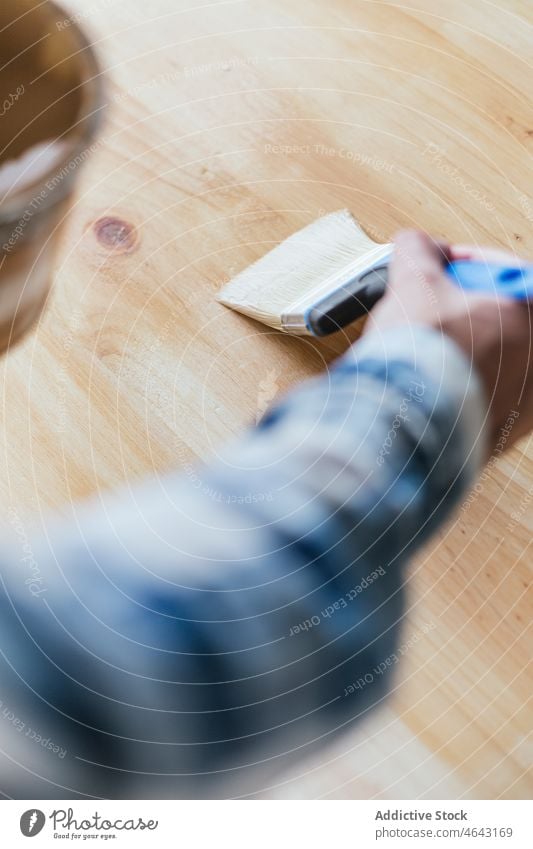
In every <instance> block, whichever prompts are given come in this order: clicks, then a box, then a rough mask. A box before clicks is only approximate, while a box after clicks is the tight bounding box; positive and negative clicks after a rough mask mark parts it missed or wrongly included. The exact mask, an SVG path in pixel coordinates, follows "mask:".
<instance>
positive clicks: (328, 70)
mask: <svg viewBox="0 0 533 849" xmlns="http://www.w3.org/2000/svg"><path fill="white" fill-rule="evenodd" d="M68 9H69V10H70V12H71V13H72V14H73V15H79V16H80V20H81V22H82V23H83V24H84V26H85V27H86V28H87V29H88V31H89V33H90V34H92V37H93V40H94V42H95V43H96V44H97V46H98V48H99V51H100V55H101V59H102V62H103V64H104V66H105V68H106V71H107V74H108V77H109V88H108V100H109V110H108V118H107V124H106V126H105V129H104V131H103V135H102V137H101V140H100V142H99V143H98V145H97V146H96V147H95V150H94V153H93V156H92V159H91V163H90V165H89V166H88V167H87V169H86V171H85V173H84V176H83V179H82V184H81V187H80V190H79V192H78V197H77V201H76V203H75V206H74V210H73V213H72V216H71V218H70V219H69V220H68V222H67V225H66V227H65V231H64V235H63V240H62V246H61V251H60V255H59V257H58V261H57V272H56V282H55V287H54V291H53V296H52V298H51V301H50V304H49V307H48V309H47V311H46V313H45V315H44V316H43V318H42V320H41V321H40V323H39V325H38V327H37V328H36V330H35V332H34V333H33V334H32V335H31V336H29V337H28V338H27V339H26V340H25V341H24V343H23V344H21V345H20V346H18V347H17V348H16V349H14V350H12V351H11V352H10V353H9V354H8V356H7V357H6V358H5V359H4V360H3V362H2V365H1V369H2V384H1V385H2V390H3V405H2V419H3V421H2V429H1V433H2V437H1V439H2V446H1V451H0V458H1V459H0V470H1V473H0V481H1V484H0V495H1V509H2V511H7V510H9V509H10V508H11V509H14V510H16V511H17V512H18V513H19V514H20V515H21V516H34V517H35V516H39V515H41V514H42V513H45V512H46V511H47V510H48V509H49V508H53V509H55V510H58V511H61V512H64V513H68V510H69V505H70V504H71V502H72V501H73V500H75V499H79V498H82V497H84V496H87V495H90V494H92V493H95V492H97V491H100V490H103V489H109V488H113V487H117V486H119V485H120V484H123V483H126V482H127V483H128V484H132V483H133V482H134V481H135V480H137V479H141V478H143V477H144V476H146V475H148V474H152V473H160V472H163V471H164V470H166V469H169V468H171V467H178V468H179V467H185V466H186V464H187V463H189V462H190V461H191V460H192V459H194V458H200V459H205V458H208V457H209V456H210V455H211V454H212V453H213V451H214V449H215V447H216V446H217V445H219V444H220V443H221V442H222V441H223V440H225V439H226V438H227V437H229V436H230V435H232V434H235V433H237V432H238V431H239V429H240V428H241V427H242V426H243V425H244V424H246V423H247V422H250V421H253V420H255V417H256V413H257V409H258V405H260V404H261V403H262V402H261V398H260V397H259V394H260V392H263V395H264V394H265V393H266V394H269V395H270V396H272V397H274V396H275V395H277V394H278V393H281V392H283V391H284V390H286V389H287V388H288V387H290V386H292V385H293V384H295V383H296V382H297V381H298V380H300V379H301V378H303V377H305V376H306V375H309V374H312V373H315V372H317V371H319V370H320V369H321V368H323V366H324V364H325V363H326V362H328V361H329V360H330V359H331V358H332V357H333V356H334V354H335V353H336V352H337V351H339V350H341V349H342V347H343V345H344V346H345V345H346V341H345V340H344V341H343V340H338V341H336V342H333V343H331V342H330V343H320V342H308V341H302V340H298V339H289V338H284V337H282V336H280V335H279V334H277V333H275V332H269V331H268V330H266V329H264V328H262V327H260V326H258V325H256V324H254V323H253V322H252V321H249V320H247V319H246V318H244V317H242V316H239V315H236V314H232V313H230V312H229V311H227V310H225V309H224V308H223V307H222V306H220V305H219V304H217V303H216V302H215V300H214V298H213V295H214V293H215V292H216V291H217V290H218V289H219V288H220V286H221V285H222V284H223V283H224V282H225V281H227V280H228V279H229V277H230V276H231V275H232V274H233V273H234V272H235V271H237V270H240V269H241V268H243V267H244V266H245V265H246V264H247V263H249V262H250V261H251V260H253V259H254V258H256V257H258V256H260V255H261V254H262V253H264V252H265V250H266V249H268V248H269V247H270V246H272V245H273V244H275V243H277V242H278V241H279V240H280V239H282V238H284V237H286V236H287V235H288V234H289V233H291V232H292V231H294V230H295V229H297V228H299V227H301V226H304V225H305V224H307V223H309V222H310V221H311V220H312V219H313V218H315V217H317V215H319V214H321V213H323V212H328V211H333V210H336V209H338V208H340V207H343V206H347V207H349V208H350V209H351V210H352V212H353V213H354V214H355V215H356V217H357V218H358V219H359V220H360V221H361V223H362V224H363V226H365V227H367V228H369V230H370V232H371V233H372V234H373V235H374V236H375V237H378V236H379V235H381V237H382V239H383V240H385V239H389V238H390V237H391V235H392V234H393V233H394V231H395V230H396V229H398V228H399V227H404V226H412V227H422V228H426V229H428V230H429V231H431V232H432V233H434V234H437V235H440V236H442V237H445V238H447V239H450V240H458V241H461V242H465V241H466V242H475V243H480V244H484V243H492V244H495V245H500V246H502V247H505V248H507V249H511V250H516V251H517V252H519V253H520V254H522V255H524V256H526V257H528V258H529V259H533V236H532V227H531V224H532V222H533V198H531V195H530V190H531V181H530V174H531V171H530V165H531V152H532V147H533V109H532V105H531V99H530V88H531V84H530V83H531V65H530V63H531V58H532V56H531V53H532V51H531V44H532V41H531V34H532V29H531V26H532V20H531V6H530V4H529V3H528V2H527V1H526V0H506V3H505V4H501V5H500V6H498V5H496V4H494V3H492V2H488V0H487V1H485V0H473V2H471V3H468V4H465V3H463V2H459V0H448V2H446V3H445V4H443V3H442V2H439V0H409V3H408V4H406V5H402V4H399V3H392V2H373V0H328V2H325V0H307V2H306V3H301V2H298V0H283V2H282V0H242V2H231V0H230V2H211V3H205V4H204V3H202V2H197V3H192V2H189V0H188V2H185V0H172V2H171V0H152V2H151V3H150V4H147V3H144V2H141V0H117V2H113V3H109V2H106V0H93V2H92V3H87V2H82V0H70V2H69V3H68ZM261 385H263V389H261ZM265 387H266V389H265ZM480 486H481V488H480V491H479V492H473V493H472V499H471V501H470V500H469V501H467V502H465V505H464V507H463V509H462V510H461V511H460V512H459V513H458V515H457V516H456V518H455V519H454V520H453V521H452V522H451V523H450V525H449V526H448V527H447V528H446V529H445V530H443V531H442V532H441V534H440V536H439V538H438V540H436V542H435V543H434V544H433V545H432V546H431V547H430V548H428V549H427V550H426V551H425V552H424V553H423V555H422V556H420V557H419V558H418V560H417V562H416V564H414V565H413V568H412V570H411V572H410V577H409V589H410V607H409V612H408V617H407V620H406V625H405V631H404V634H405V640H406V641H411V643H412V645H410V646H409V648H408V650H406V652H405V655H404V658H403V662H402V664H401V665H400V667H399V668H398V669H397V678H396V685H395V689H394V694H393V697H392V699H391V700H390V701H389V702H388V704H387V706H386V707H384V708H383V710H381V711H379V712H378V713H376V714H375V715H374V717H373V718H372V719H371V720H370V721H369V722H368V723H366V724H364V725H362V726H360V727H358V728H356V729H355V730H354V731H353V732H350V733H348V734H347V735H346V736H345V737H344V738H343V739H342V740H341V741H340V742H338V743H337V744H336V746H335V747H333V748H331V749H328V750H327V751H325V752H324V754H323V756H322V757H321V758H320V759H319V760H314V761H312V762H305V763H303V764H302V765H301V766H300V767H299V768H298V769H296V770H295V771H294V772H293V773H291V774H290V775H286V776H280V777H279V782H277V783H276V786H275V787H274V786H273V787H271V788H268V789H267V788H265V792H264V795H265V796H282V797H283V796H291V797H298V796H301V797H316V796H330V797H365V796H378V797H390V798H402V797H403V798H414V797H423V798H454V797H465V798H494V797H500V796H501V797H506V798H523V797H528V796H530V795H531V792H532V789H533V787H532V780H531V767H532V764H533V741H532V739H531V736H530V729H531V711H530V706H529V705H528V699H529V697H530V694H531V677H530V675H529V674H528V662H529V646H530V642H529V635H528V624H529V620H530V609H531V595H530V594H528V592H529V590H528V587H529V582H530V577H531V567H532V554H531V545H530V541H531V533H532V530H533V447H532V446H531V444H530V441H529V440H525V441H523V442H522V443H521V444H520V446H519V447H517V448H516V449H514V450H513V451H512V452H510V453H509V454H506V455H505V456H503V457H502V458H500V459H498V461H497V462H496V463H495V464H494V465H493V466H492V467H491V468H490V470H489V471H488V473H487V474H486V476H485V478H484V479H482V481H481V484H480ZM416 635H418V636H417V637H416ZM415 637H416V639H415Z"/></svg>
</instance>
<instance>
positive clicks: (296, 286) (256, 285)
mask: <svg viewBox="0 0 533 849" xmlns="http://www.w3.org/2000/svg"><path fill="white" fill-rule="evenodd" d="M378 247H379V245H378V244H377V243H376V242H374V241H372V239H370V237H369V236H367V235H366V233H364V232H363V230H361V228H360V227H359V225H358V224H357V222H356V220H355V218H354V217H353V216H352V214H351V213H350V212H349V211H348V210H347V209H343V210H340V211H339V212H333V213H331V214H330V215H325V216H324V217H323V218H319V219H318V220H317V221H314V222H313V223H312V224H309V225H308V226H307V227H304V228H303V230H298V232H297V233H294V234H293V235H292V236H289V238H288V239H286V240H285V241H284V242H282V243H281V244H280V245H278V246H277V247H275V248H274V249H273V250H271V251H270V252H269V253H267V254H266V255H265V256H264V257H262V258H261V259H259V260H257V262H254V263H253V265H250V266H249V267H248V268H246V269H245V270H244V271H241V273H240V274H238V275H237V276H236V277H234V278H233V280H231V281H230V282H229V283H228V284H227V285H226V286H224V288H223V289H221V291H220V292H219V293H218V295H217V299H218V300H219V301H220V302H221V303H222V304H224V305H225V306H228V307H231V309H234V310H237V311H238V312H241V313H244V314H245V315H249V316H251V317H252V318H255V319H256V320H257V321H260V322H262V323H263V324H267V325H269V326H270V327H275V328H277V329H278V330H281V329H282V315H284V314H287V313H290V311H291V305H293V304H297V303H298V304H299V305H301V301H302V299H304V300H306V299H307V296H308V297H309V303H310V304H312V303H313V299H314V297H315V295H316V292H317V291H320V289H321V287H323V284H324V281H325V280H327V279H328V278H330V277H332V276H334V275H337V274H341V273H342V271H343V270H344V269H345V268H347V267H349V266H350V265H352V264H353V263H354V262H356V261H360V260H362V259H363V258H364V257H365V255H366V254H368V253H369V251H370V252H375V250H376V248H378Z"/></svg>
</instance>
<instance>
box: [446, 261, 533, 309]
mask: <svg viewBox="0 0 533 849" xmlns="http://www.w3.org/2000/svg"><path fill="white" fill-rule="evenodd" d="M446 273H447V274H448V275H449V276H450V277H451V278H452V280H453V281H454V283H457V284H458V285H459V286H461V288H462V289H465V291H468V292H486V293H487V294H489V295H504V296H506V297H508V298H516V299H517V300H518V301H528V300H531V301H533V265H523V266H522V267H521V268H516V267H515V268H513V267H512V266H507V265H498V264H497V263H492V262H489V263H487V262H479V261H477V260H467V259H460V260H455V261H454V262H450V264H449V265H448V266H447V267H446Z"/></svg>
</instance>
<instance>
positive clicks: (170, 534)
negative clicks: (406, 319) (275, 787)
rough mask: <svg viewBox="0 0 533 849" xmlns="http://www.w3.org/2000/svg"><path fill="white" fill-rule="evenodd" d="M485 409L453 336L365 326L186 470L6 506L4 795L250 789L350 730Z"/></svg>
mask: <svg viewBox="0 0 533 849" xmlns="http://www.w3.org/2000/svg"><path fill="white" fill-rule="evenodd" d="M485 417H486V403H485V400H484V398H483V394H482V392H481V388H480V385H479V381H478V378H477V377H476V375H475V374H474V373H472V371H471V367H470V364H469V363H468V362H467V360H466V359H465V358H464V357H463V355H462V354H461V353H460V352H459V350H458V349H457V348H456V347H455V346H454V344H453V343H452V342H450V341H449V340H447V339H446V338H444V337H443V336H442V335H441V334H439V333H437V332H436V331H432V330H428V329H424V328H421V327H408V328H402V329H397V330H393V331H390V332H388V333H387V334H385V335H383V336H382V335H379V334H377V333H376V332H374V333H370V334H368V335H367V336H365V337H364V339H363V340H362V341H360V342H358V343H357V344H356V345H354V346H353V347H352V348H351V349H350V350H349V352H348V353H347V354H345V355H344V356H343V357H342V358H341V359H340V360H339V361H338V362H337V363H336V365H335V366H334V367H333V368H332V369H331V370H329V371H328V372H326V373H325V374H323V375H322V376H321V377H318V378H315V379H312V380H309V381H307V382H305V383H303V384H302V385H301V386H300V387H299V388H297V389H296V390H295V391H293V392H292V393H290V394H289V395H288V396H287V397H286V398H285V399H284V400H282V401H281V402H280V403H278V404H277V405H276V406H274V407H273V408H272V409H271V410H270V411H269V412H268V413H267V415H266V416H265V418H264V419H263V421H262V422H261V423H260V425H259V426H258V427H256V428H254V429H251V430H249V431H248V432H246V433H245V434H244V435H243V436H242V438H240V439H238V440H236V441H235V442H234V443H233V444H230V445H229V446H227V448H226V449H225V451H224V453H223V454H222V455H220V456H219V458H218V459H217V461H216V462H215V463H213V464H211V465H210V466H207V467H206V468H199V469H198V470H197V471H196V473H195V475H194V476H185V477H183V476H178V475H169V476H167V477H166V478H164V479H159V480H155V481H151V482H148V483H146V484H145V485H143V486H141V487H139V488H137V489H135V490H128V491H124V492H122V493H119V494H116V495H114V496H111V497H106V498H105V500H104V499H103V498H102V499H99V500H98V501H95V502H94V503H92V504H89V505H87V506H84V507H82V508H80V507H79V506H78V507H76V508H75V507H73V508H72V517H71V518H70V520H69V521H61V522H49V523H47V526H46V529H45V533H43V532H42V530H41V532H40V533H39V534H37V533H33V532H30V531H29V530H27V529H26V528H25V527H24V525H23V523H22V522H21V521H20V520H19V519H18V518H17V517H16V516H12V517H11V522H10V530H11V532H12V534H11V535H12V537H13V545H12V546H10V547H8V546H7V544H6V547H5V548H4V551H3V554H2V562H3V566H2V583H1V586H0V649H1V654H0V668H1V678H0V680H1V682H2V686H1V696H0V743H1V746H0V748H1V749H2V750H3V754H2V755H0V789H1V790H2V792H3V793H4V794H5V795H7V796H12V797H15V798H34V799H45V798H87V797H104V798H119V797H123V798H137V797H138V798H150V797H152V798H169V797H170V798H186V797H210V796H211V797H213V796H214V797H221V798H222V797H227V796H231V795H246V794H253V793H260V791H261V787H263V786H265V782H266V781H267V780H268V775H269V774H271V773H277V772H279V771H280V770H282V769H283V768H284V767H286V766H287V765H289V764H292V762H293V761H294V759H295V758H297V757H299V756H302V755H305V754H308V753H311V752H314V751H316V750H317V749H318V748H319V747H321V746H323V745H325V744H326V743H327V742H328V741H329V740H331V739H332V738H333V737H334V735H336V734H339V733H341V732H342V731H343V730H345V729H348V728H350V727H351V725H352V724H353V723H354V722H356V721H358V720H359V719H360V718H361V717H363V716H364V715H365V713H366V712H367V711H368V710H369V709H371V708H372V707H373V706H375V705H376V704H378V703H379V702H380V701H381V700H382V699H383V698H384V696H385V695H386V692H387V689H388V688H389V685H390V677H391V670H392V668H393V667H394V663H392V662H391V658H392V659H394V658H395V657H396V654H395V652H396V651H397V647H398V641H399V639H400V629H401V621H402V615H403V611H404V582H405V577H406V573H405V566H406V563H407V561H408V560H409V557H410V556H411V555H412V553H413V552H414V551H415V550H416V549H417V547H418V546H419V545H420V544H421V543H422V542H424V540H426V538H427V537H428V535H429V534H430V533H431V532H432V531H433V530H434V529H435V528H436V527H437V526H438V525H439V524H440V523H442V521H443V520H444V519H445V517H446V516H447V515H448V513H449V511H450V509H451V508H452V507H453V505H454V504H455V503H456V502H457V500H458V499H459V498H460V497H461V496H462V495H464V493H465V490H466V488H467V487H468V486H469V484H470V483H471V482H472V480H473V477H474V476H475V474H476V473H477V471H478V470H479V467H480V464H481V463H482V461H483V458H484V452H485V449H486V444H485V438H484V435H483V434H484V419H485ZM198 481H200V484H199V485H198Z"/></svg>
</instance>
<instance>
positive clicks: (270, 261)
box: [217, 209, 533, 336]
mask: <svg viewBox="0 0 533 849" xmlns="http://www.w3.org/2000/svg"><path fill="white" fill-rule="evenodd" d="M392 253H393V245H392V244H384V245H382V244H378V243H377V242H374V241H373V240H372V239H371V238H370V237H369V236H367V234H366V233H364V232H363V230H362V229H361V227H360V226H359V225H358V223H357V222H356V220H355V219H354V217H353V216H352V215H351V213H350V212H349V211H348V210H346V209H343V210H341V211H340V212H334V213H331V214H330V215H326V216H324V217H323V218H319V219H318V220H317V221H314V222H313V223H312V224H310V225H308V226H307V227H304V228H303V230H299V231H298V232H297V233H294V234H293V235H292V236H289V238H288V239H286V240H285V241H284V242H282V243H281V244H280V245H278V246H277V247H275V248H274V249H273V250H271V251H270V252H269V253H267V254H266V255H265V256H264V257H262V258H261V259H259V260H257V262H255V263H253V265H251V266H249V268H246V269H245V270H244V271H242V272H241V273H240V274H238V275H237V276H236V277H234V279H233V280H231V281H230V282H229V283H228V284H227V285H226V286H224V288H223V289H221V291H220V292H219V294H218V296H217V298H218V300H219V301H220V302H221V303H222V304H224V305H225V306H228V307H231V309H234V310H237V311H238V312H241V313H244V314H245V315H248V316H250V317H251V318H254V319H256V320H257V321H260V322H262V323H263V324H267V325H268V326H269V327H275V328H276V329H277V330H281V331H283V332H284V333H292V334H295V335H298V336H301V335H311V336H327V335H329V334H330V333H334V332H335V331H337V330H340V329H341V328H343V327H346V326H347V325H348V324H351V323H352V322H353V321H355V320H356V319H358V318H361V317H362V316H364V315H366V314H367V313H368V311H369V310H370V309H371V308H372V307H373V306H374V304H375V303H376V302H377V301H378V300H379V299H380V298H381V297H382V296H383V294H384V292H385V289H386V286H387V276H388V265H389V262H390V259H391V257H392ZM445 271H446V273H447V274H448V275H449V276H450V277H451V278H452V280H454V282H455V283H457V284H458V285H460V286H461V287H462V288H463V289H466V290H469V291H478V292H480V291H481V292H488V293H491V294H493V295H507V296H512V297H515V298H518V299H520V300H529V299H531V300H533V266H529V265H524V266H516V267H508V266H505V265H498V264H496V263H486V262H480V261H469V260H456V261H453V262H450V263H448V264H447V265H446V267H445Z"/></svg>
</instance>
